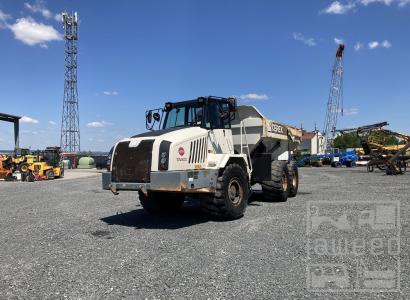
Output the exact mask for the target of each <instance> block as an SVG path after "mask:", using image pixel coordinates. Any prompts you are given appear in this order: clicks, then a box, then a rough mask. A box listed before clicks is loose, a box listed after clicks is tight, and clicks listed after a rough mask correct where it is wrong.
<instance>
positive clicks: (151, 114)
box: [145, 108, 163, 130]
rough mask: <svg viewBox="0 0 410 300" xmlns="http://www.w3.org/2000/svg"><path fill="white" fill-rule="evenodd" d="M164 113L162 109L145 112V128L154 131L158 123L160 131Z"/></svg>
mask: <svg viewBox="0 0 410 300" xmlns="http://www.w3.org/2000/svg"><path fill="white" fill-rule="evenodd" d="M162 112H163V110H162V109H161V108H157V109H150V110H147V111H146V112H145V127H146V128H147V129H148V130H154V126H155V124H156V123H158V129H159V126H160V125H161V119H162Z"/></svg>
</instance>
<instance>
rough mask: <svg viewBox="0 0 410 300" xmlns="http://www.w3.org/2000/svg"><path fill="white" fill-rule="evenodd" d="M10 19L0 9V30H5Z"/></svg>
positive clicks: (9, 16)
mask: <svg viewBox="0 0 410 300" xmlns="http://www.w3.org/2000/svg"><path fill="white" fill-rule="evenodd" d="M10 19H11V15H9V14H6V13H5V12H3V11H2V10H1V9H0V29H2V28H7V20H10Z"/></svg>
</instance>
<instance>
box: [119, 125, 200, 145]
mask: <svg viewBox="0 0 410 300" xmlns="http://www.w3.org/2000/svg"><path fill="white" fill-rule="evenodd" d="M205 133H207V130H206V129H204V128H201V127H197V126H195V127H193V126H186V127H175V128H169V129H161V130H155V131H148V132H144V133H141V134H137V135H134V136H132V137H130V138H128V139H126V140H129V141H131V143H130V147H133V146H135V143H138V141H142V140H148V139H149V140H151V139H155V140H167V141H170V142H172V143H174V142H182V141H185V140H189V139H192V138H194V137H196V136H197V135H203V134H205Z"/></svg>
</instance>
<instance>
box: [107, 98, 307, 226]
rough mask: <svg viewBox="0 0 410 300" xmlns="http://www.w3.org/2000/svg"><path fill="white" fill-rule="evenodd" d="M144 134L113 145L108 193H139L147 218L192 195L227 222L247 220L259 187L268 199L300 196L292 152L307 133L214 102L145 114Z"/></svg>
mask: <svg viewBox="0 0 410 300" xmlns="http://www.w3.org/2000/svg"><path fill="white" fill-rule="evenodd" d="M146 127H147V129H148V130H149V131H148V132H145V133H142V134H137V135H134V136H132V137H130V138H126V139H123V140H121V141H119V142H117V143H116V145H115V146H114V150H113V154H112V158H111V166H110V170H111V172H106V173H103V188H106V189H110V190H111V191H112V192H113V193H114V194H118V193H119V191H122V190H127V191H130V190H131V191H138V194H139V200H140V202H141V205H142V206H143V208H144V209H145V210H146V211H148V212H149V213H152V214H158V213H159V214H161V213H167V212H173V211H175V210H177V209H179V208H180V207H181V206H182V204H183V202H184V199H185V196H191V197H196V198H198V199H199V200H200V203H201V207H202V208H203V210H204V211H206V212H208V213H210V214H212V215H215V216H217V217H220V218H223V219H228V220H229V219H236V218H239V217H241V216H242V215H243V214H244V212H245V209H246V206H247V204H248V199H249V196H250V194H251V191H252V186H254V185H255V184H260V186H261V187H262V193H263V196H264V197H265V198H266V199H267V200H271V201H274V200H276V201H286V200H287V198H288V197H295V196H296V195H297V192H298V185H299V176H298V169H297V166H296V163H295V161H293V160H292V151H293V150H295V149H296V147H297V145H298V144H299V143H300V140H301V136H302V132H301V131H300V130H299V129H297V128H294V127H292V126H287V125H284V124H281V123H278V122H274V121H271V120H269V119H267V118H266V117H264V116H263V114H262V113H260V112H259V111H258V110H257V109H256V108H255V107H253V106H238V105H237V103H236V99H235V98H232V97H231V98H222V97H214V96H208V97H199V98H197V99H193V100H188V101H181V102H173V103H171V102H168V103H166V104H165V106H164V108H163V109H155V110H149V111H147V112H146Z"/></svg>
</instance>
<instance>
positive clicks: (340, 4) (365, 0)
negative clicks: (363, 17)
mask: <svg viewBox="0 0 410 300" xmlns="http://www.w3.org/2000/svg"><path fill="white" fill-rule="evenodd" d="M375 3H378V4H383V5H386V6H390V5H391V4H392V3H396V4H397V6H398V7H404V6H406V5H407V4H410V0H349V1H333V2H332V3H331V4H330V5H329V6H328V7H327V8H325V9H324V10H322V12H324V13H327V14H337V15H343V14H346V13H348V12H350V11H351V10H353V9H354V8H356V7H359V6H362V7H363V6H364V7H367V6H370V5H372V4H375Z"/></svg>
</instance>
